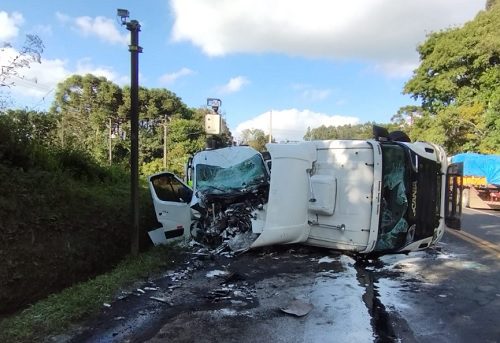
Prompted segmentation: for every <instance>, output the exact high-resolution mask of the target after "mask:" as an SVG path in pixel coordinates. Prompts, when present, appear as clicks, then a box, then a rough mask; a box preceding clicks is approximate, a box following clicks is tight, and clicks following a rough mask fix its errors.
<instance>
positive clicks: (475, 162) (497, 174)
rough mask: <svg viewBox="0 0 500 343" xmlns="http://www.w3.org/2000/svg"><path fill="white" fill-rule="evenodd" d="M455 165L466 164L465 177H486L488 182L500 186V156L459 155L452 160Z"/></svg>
mask: <svg viewBox="0 0 500 343" xmlns="http://www.w3.org/2000/svg"><path fill="white" fill-rule="evenodd" d="M451 161H452V162H453V163H456V162H463V163H464V176H484V177H486V182H488V183H489V184H492V185H500V155H481V154H473V153H466V154H458V155H455V156H453V157H452V158H451Z"/></svg>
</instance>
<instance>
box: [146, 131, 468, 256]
mask: <svg viewBox="0 0 500 343" xmlns="http://www.w3.org/2000/svg"><path fill="white" fill-rule="evenodd" d="M266 147H267V149H268V151H269V153H270V156H271V163H266V161H264V159H263V157H262V155H261V154H260V153H259V152H257V151H256V150H254V149H252V148H250V147H246V146H234V147H228V148H222V149H216V150H206V151H202V152H199V153H197V154H196V155H195V156H194V157H193V158H192V160H191V162H190V164H189V166H188V170H187V174H188V175H190V177H191V178H192V186H193V187H192V188H191V187H188V186H187V185H186V184H185V183H184V182H182V181H181V179H179V178H177V177H176V176H175V175H173V174H171V173H159V174H156V175H153V176H150V178H149V183H150V189H151V194H152V197H153V201H154V207H155V211H156V214H157V218H158V221H159V222H160V223H161V224H162V226H163V228H162V229H161V232H162V233H164V235H165V239H169V238H174V237H178V236H184V237H185V238H193V239H195V240H197V241H199V242H201V243H204V244H206V245H209V246H213V247H215V246H221V245H226V246H228V247H230V248H231V249H232V250H236V251H237V250H242V249H247V248H253V247H261V246H267V245H272V244H288V243H303V244H307V245H314V246H320V247H327V248H332V249H340V250H344V251H350V252H353V253H359V254H370V253H372V254H385V253H395V252H408V251H415V250H421V249H425V248H427V247H429V246H431V245H433V244H435V243H436V242H438V241H439V239H440V238H441V237H442V236H443V233H444V230H445V227H446V226H449V227H453V228H459V227H460V215H461V212H460V211H461V210H460V208H461V207H460V191H459V184H460V182H459V181H457V180H459V179H460V177H461V169H460V165H450V166H449V165H448V163H447V157H446V154H445V152H444V150H443V149H442V148H441V147H439V146H436V145H434V144H429V143H424V142H416V143H409V142H398V141H380V140H327V141H307V142H300V143H293V144H290V143H287V144H268V145H267V146H266ZM271 165H272V172H270V170H269V168H268V166H271Z"/></svg>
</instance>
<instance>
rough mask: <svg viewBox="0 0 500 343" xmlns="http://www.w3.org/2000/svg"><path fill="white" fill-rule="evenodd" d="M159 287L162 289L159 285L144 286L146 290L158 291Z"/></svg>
mask: <svg viewBox="0 0 500 343" xmlns="http://www.w3.org/2000/svg"><path fill="white" fill-rule="evenodd" d="M159 289H160V288H159V287H144V290H145V291H157V290H159Z"/></svg>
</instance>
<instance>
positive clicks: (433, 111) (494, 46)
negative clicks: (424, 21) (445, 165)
mask: <svg viewBox="0 0 500 343" xmlns="http://www.w3.org/2000/svg"><path fill="white" fill-rule="evenodd" d="M487 7H488V8H489V9H488V10H487V11H481V12H480V13H479V14H478V15H477V16H476V18H475V19H474V20H472V21H470V22H468V23H466V24H465V25H464V26H463V27H459V28H453V29H448V30H444V31H441V32H436V33H433V34H431V35H430V36H429V37H428V39H427V40H426V41H425V42H424V43H423V44H422V45H420V46H419V47H418V52H419V54H420V60H421V63H420V66H419V67H418V68H417V69H416V70H415V72H414V75H413V77H412V78H411V79H410V80H409V81H408V82H407V83H406V85H405V87H404V93H407V94H411V96H412V97H413V98H415V99H418V100H420V101H421V102H422V112H421V116H420V117H419V118H417V119H416V120H415V129H413V128H412V136H414V137H413V138H418V139H423V140H432V141H435V142H436V143H441V144H443V145H444V146H445V148H446V149H447V151H448V152H449V153H456V152H460V151H464V150H467V151H476V152H483V153H500V120H499V119H498V118H499V117H500V95H499V91H498V90H499V89H500V35H499V34H498V32H500V5H499V3H498V2H489V3H488V5H487Z"/></svg>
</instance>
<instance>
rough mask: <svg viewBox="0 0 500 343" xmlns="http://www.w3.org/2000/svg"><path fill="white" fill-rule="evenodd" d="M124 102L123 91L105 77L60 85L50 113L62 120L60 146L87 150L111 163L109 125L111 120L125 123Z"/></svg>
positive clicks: (76, 77) (88, 77) (77, 78)
mask: <svg viewBox="0 0 500 343" xmlns="http://www.w3.org/2000/svg"><path fill="white" fill-rule="evenodd" d="M122 102H123V99H122V90H121V89H120V87H118V86H117V85H115V84H114V83H112V82H111V81H108V80H107V79H106V78H104V77H97V76H94V75H91V74H87V75H85V76H81V75H73V76H70V77H69V78H67V79H66V80H65V81H63V82H61V83H59V84H58V85H57V90H56V93H55V97H54V102H53V103H52V107H51V110H50V111H51V113H53V114H54V115H55V116H57V118H58V120H59V123H58V131H59V132H58V135H59V138H60V144H61V145H62V146H69V147H71V146H75V147H76V146H79V147H84V148H85V149H86V150H87V151H89V152H90V153H91V154H92V155H93V156H94V157H95V158H97V159H98V160H100V161H105V160H107V151H108V139H109V134H108V128H107V125H109V124H108V123H109V119H111V120H112V122H118V121H119V120H121V121H122V122H124V119H125V118H123V117H120V116H119V112H118V109H119V107H120V105H121V104H122ZM125 127H126V125H124V126H123V128H124V129H125Z"/></svg>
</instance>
